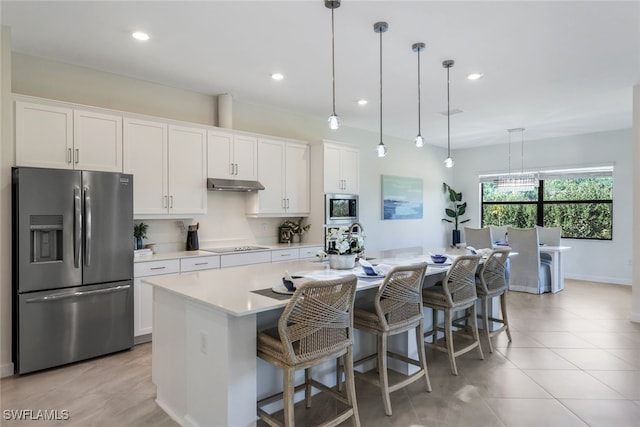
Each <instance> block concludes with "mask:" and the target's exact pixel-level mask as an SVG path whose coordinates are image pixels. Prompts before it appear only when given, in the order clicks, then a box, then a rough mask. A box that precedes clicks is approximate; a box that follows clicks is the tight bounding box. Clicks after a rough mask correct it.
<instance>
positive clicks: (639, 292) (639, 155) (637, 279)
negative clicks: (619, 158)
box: [629, 84, 640, 323]
mask: <svg viewBox="0 0 640 427" xmlns="http://www.w3.org/2000/svg"><path fill="white" fill-rule="evenodd" d="M633 161H634V163H635V164H640V84H636V85H635V86H634V87H633ZM632 187H633V188H634V189H635V191H634V192H633V198H632V201H633V202H632V203H633V208H632V210H633V218H634V220H635V221H634V222H633V241H634V242H638V241H640V225H639V222H638V220H639V219H640V193H639V192H638V189H639V188H640V169H638V168H637V167H636V168H634V170H633V185H632ZM629 319H631V321H632V322H637V323H640V250H639V249H638V245H637V244H636V245H633V293H632V299H631V313H629Z"/></svg>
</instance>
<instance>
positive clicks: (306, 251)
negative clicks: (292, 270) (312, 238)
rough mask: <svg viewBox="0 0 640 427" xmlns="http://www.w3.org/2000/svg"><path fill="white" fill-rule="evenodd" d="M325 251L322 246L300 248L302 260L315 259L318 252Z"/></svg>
mask: <svg viewBox="0 0 640 427" xmlns="http://www.w3.org/2000/svg"><path fill="white" fill-rule="evenodd" d="M322 249H324V248H323V247H322V246H309V247H308V248H300V259H305V258H313V257H315V256H316V254H317V253H318V251H320V250H322Z"/></svg>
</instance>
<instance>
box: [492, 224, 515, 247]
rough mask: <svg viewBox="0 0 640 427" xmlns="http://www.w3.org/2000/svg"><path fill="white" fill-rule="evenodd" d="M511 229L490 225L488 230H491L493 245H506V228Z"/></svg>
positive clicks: (506, 226) (507, 226) (505, 226)
mask: <svg viewBox="0 0 640 427" xmlns="http://www.w3.org/2000/svg"><path fill="white" fill-rule="evenodd" d="M509 227H511V225H490V226H489V230H491V240H492V241H493V243H495V242H504V243H507V240H508V234H507V228H509Z"/></svg>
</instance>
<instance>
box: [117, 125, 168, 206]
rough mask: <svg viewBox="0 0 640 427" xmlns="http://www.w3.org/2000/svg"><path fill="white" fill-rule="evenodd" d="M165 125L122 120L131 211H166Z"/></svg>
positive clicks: (125, 167) (166, 164)
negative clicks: (128, 174) (130, 181)
mask: <svg viewBox="0 0 640 427" xmlns="http://www.w3.org/2000/svg"><path fill="white" fill-rule="evenodd" d="M167 168H168V161H167V125H166V124H164V123H157V122H150V121H146V120H137V119H130V118H125V119H124V171H125V173H130V174H133V214H134V216H135V215H144V214H166V213H167V208H168V205H169V203H168V194H169V191H168V189H167Z"/></svg>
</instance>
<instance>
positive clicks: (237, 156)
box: [233, 135, 258, 181]
mask: <svg viewBox="0 0 640 427" xmlns="http://www.w3.org/2000/svg"><path fill="white" fill-rule="evenodd" d="M233 163H234V164H235V166H234V167H235V176H234V178H235V179H244V180H247V181H255V180H256V179H258V139H257V138H255V137H253V136H245V135H236V136H235V137H234V139H233Z"/></svg>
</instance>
